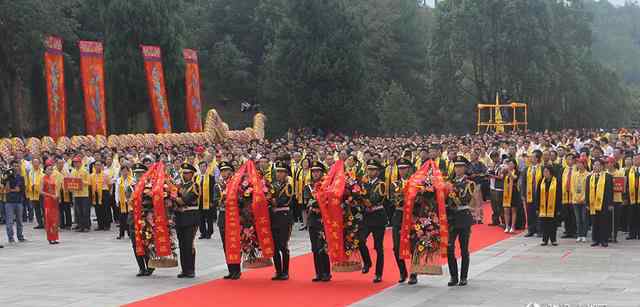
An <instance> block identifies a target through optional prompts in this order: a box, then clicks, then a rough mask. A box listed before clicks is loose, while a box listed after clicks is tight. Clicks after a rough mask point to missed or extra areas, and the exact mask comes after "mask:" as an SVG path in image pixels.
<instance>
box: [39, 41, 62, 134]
mask: <svg viewBox="0 0 640 307" xmlns="http://www.w3.org/2000/svg"><path fill="white" fill-rule="evenodd" d="M45 47H46V51H45V53H44V76H45V81H46V84H47V106H48V108H49V136H51V137H52V138H54V139H57V138H59V137H61V136H65V135H66V134H67V119H66V115H67V102H66V97H65V92H64V64H63V59H62V39H61V38H59V37H55V36H49V37H47V39H46V40H45Z"/></svg>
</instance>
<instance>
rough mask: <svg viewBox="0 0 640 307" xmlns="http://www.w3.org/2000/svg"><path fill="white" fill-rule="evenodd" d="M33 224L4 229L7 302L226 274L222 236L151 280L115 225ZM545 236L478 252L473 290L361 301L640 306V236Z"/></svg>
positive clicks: (103, 299) (117, 291)
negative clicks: (49, 228) (597, 241)
mask: <svg viewBox="0 0 640 307" xmlns="http://www.w3.org/2000/svg"><path fill="white" fill-rule="evenodd" d="M32 227H33V225H31V224H27V227H26V228H25V230H26V232H25V236H26V238H27V239H28V240H29V242H26V243H18V244H14V245H10V246H7V244H6V240H7V239H6V232H5V228H4V225H2V227H0V242H2V243H4V244H5V248H4V249H0V280H1V281H2V282H0V306H16V307H38V306H47V307H49V306H78V307H80V306H82V307H84V306H92V307H93V306H117V305H119V304H123V303H127V302H132V301H136V300H139V299H142V298H145V297H148V296H152V295H157V294H161V293H165V292H168V291H171V290H174V289H178V288H182V287H188V286H191V285H193V284H197V283H202V282H206V281H209V280H211V279H216V278H219V277H221V276H223V275H224V274H225V273H226V265H225V264H224V256H223V253H222V248H221V243H220V240H219V237H218V236H217V233H216V235H215V236H214V238H213V239H211V240H198V242H197V246H198V256H197V268H198V269H197V273H198V277H197V278H196V279H194V280H183V279H177V278H175V275H176V274H177V273H178V270H177V269H163V270H157V271H156V273H155V274H154V275H153V276H151V277H148V278H146V279H149V280H146V281H143V280H142V279H141V278H136V277H135V276H134V275H135V274H136V272H137V266H136V264H135V260H134V259H133V255H132V250H131V243H130V241H128V240H122V241H118V240H116V239H115V236H116V234H115V232H113V231H112V232H96V231H94V232H90V233H82V234H80V233H75V232H69V231H63V232H62V233H61V242H62V243H61V244H59V245H55V246H50V245H49V244H47V242H46V240H45V234H44V232H43V231H41V230H33V229H32ZM538 243H539V241H538V239H526V238H523V237H516V238H513V239H510V240H507V241H503V242H501V243H498V244H496V245H494V246H491V247H488V248H486V249H484V250H482V251H479V252H477V253H475V254H473V255H472V265H471V273H470V284H469V286H467V287H465V288H458V287H456V288H448V287H446V282H447V279H448V277H446V276H442V277H422V278H421V281H420V284H418V285H417V286H411V287H410V286H407V285H400V286H396V287H392V288H390V289H387V290H386V291H384V292H382V293H380V294H378V295H375V296H373V297H370V298H367V299H365V300H363V301H360V302H358V303H356V304H355V306H359V307H373V306H384V307H396V306H491V307H494V306H525V305H526V304H528V303H531V302H537V303H540V304H543V305H541V306H547V305H544V304H558V306H564V305H559V304H569V305H566V306H589V305H587V304H603V305H600V306H640V241H633V242H631V241H624V242H622V243H620V244H617V245H616V244H613V245H610V247H609V248H608V249H603V248H595V249H594V248H590V247H589V246H588V244H586V243H581V244H576V243H575V242H573V241H571V240H561V241H560V246H558V247H541V246H538ZM308 251H309V243H308V239H307V234H306V232H298V231H294V237H293V241H292V252H293V253H294V254H295V255H299V254H302V253H306V252H308ZM389 261H390V264H391V265H393V260H392V259H389ZM445 271H446V268H445ZM385 278H396V277H395V276H385ZM212 303H213V302H212ZM579 304H582V305H579ZM592 306H597V305H592Z"/></svg>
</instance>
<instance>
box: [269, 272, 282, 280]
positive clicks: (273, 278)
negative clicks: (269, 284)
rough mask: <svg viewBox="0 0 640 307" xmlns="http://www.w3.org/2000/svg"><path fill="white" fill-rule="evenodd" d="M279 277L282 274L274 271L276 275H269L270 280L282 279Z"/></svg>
mask: <svg viewBox="0 0 640 307" xmlns="http://www.w3.org/2000/svg"><path fill="white" fill-rule="evenodd" d="M280 278H282V274H280V273H276V275H275V276H273V277H271V280H282V279H280Z"/></svg>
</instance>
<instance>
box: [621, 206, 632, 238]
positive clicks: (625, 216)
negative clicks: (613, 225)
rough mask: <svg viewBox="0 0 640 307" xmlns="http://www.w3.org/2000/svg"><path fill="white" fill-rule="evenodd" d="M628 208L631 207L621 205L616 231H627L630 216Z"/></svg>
mask: <svg viewBox="0 0 640 307" xmlns="http://www.w3.org/2000/svg"><path fill="white" fill-rule="evenodd" d="M630 208H631V206H629V205H622V207H621V208H620V211H621V212H622V213H621V214H620V225H619V227H618V230H620V231H624V232H628V231H629V215H630V214H631V209H630Z"/></svg>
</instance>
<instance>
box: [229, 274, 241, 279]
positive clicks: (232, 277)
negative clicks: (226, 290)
mask: <svg viewBox="0 0 640 307" xmlns="http://www.w3.org/2000/svg"><path fill="white" fill-rule="evenodd" d="M240 275H242V274H240V273H235V274H233V276H231V278H230V279H231V280H238V279H240Z"/></svg>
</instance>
